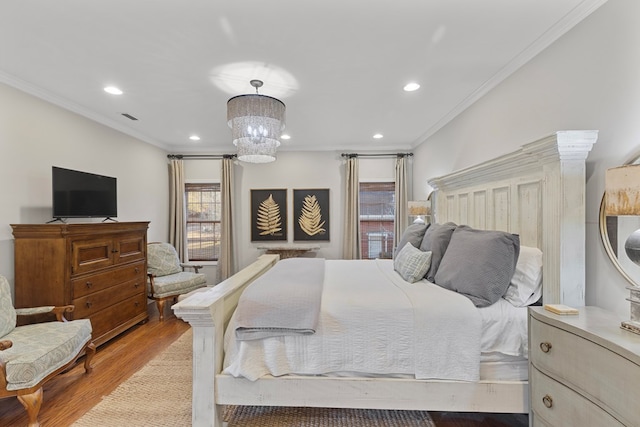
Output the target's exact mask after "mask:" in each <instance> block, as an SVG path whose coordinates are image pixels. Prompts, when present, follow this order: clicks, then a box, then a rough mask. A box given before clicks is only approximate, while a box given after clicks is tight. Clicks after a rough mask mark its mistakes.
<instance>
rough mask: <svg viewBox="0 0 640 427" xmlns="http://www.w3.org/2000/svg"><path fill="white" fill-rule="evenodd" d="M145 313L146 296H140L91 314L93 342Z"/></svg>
mask: <svg viewBox="0 0 640 427" xmlns="http://www.w3.org/2000/svg"><path fill="white" fill-rule="evenodd" d="M146 313H147V296H146V295H144V294H140V295H136V296H133V297H131V298H127V299H126V300H124V301H120V302H119V303H117V304H114V305H111V306H109V307H107V308H105V309H104V310H101V311H98V312H95V313H93V314H91V315H90V316H89V319H91V326H92V328H93V332H92V336H93V339H94V341H101V340H100V337H102V335H104V334H106V333H108V332H110V331H111V330H113V329H117V328H118V327H119V326H120V325H122V324H124V323H127V322H128V321H130V320H131V319H133V318H135V317H137V316H139V315H142V314H146Z"/></svg>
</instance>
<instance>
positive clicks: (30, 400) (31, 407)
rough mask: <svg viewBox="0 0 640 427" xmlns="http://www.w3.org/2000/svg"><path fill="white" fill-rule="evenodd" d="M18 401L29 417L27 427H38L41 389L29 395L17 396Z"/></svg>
mask: <svg viewBox="0 0 640 427" xmlns="http://www.w3.org/2000/svg"><path fill="white" fill-rule="evenodd" d="M18 400H19V401H20V403H22V406H24V409H26V410H27V415H28V416H29V427H39V426H40V423H39V422H38V413H39V412H40V406H41V405H42V387H40V388H39V389H37V390H36V391H34V392H33V393H31V394H23V395H18Z"/></svg>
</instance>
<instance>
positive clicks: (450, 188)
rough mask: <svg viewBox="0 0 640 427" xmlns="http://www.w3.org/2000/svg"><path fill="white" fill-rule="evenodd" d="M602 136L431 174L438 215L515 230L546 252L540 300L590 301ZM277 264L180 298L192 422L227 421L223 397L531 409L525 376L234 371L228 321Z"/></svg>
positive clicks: (557, 137)
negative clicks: (590, 188)
mask: <svg viewBox="0 0 640 427" xmlns="http://www.w3.org/2000/svg"><path fill="white" fill-rule="evenodd" d="M596 140H597V131H560V132H556V133H554V134H553V135H551V136H548V137H545V138H542V139H540V140H537V141H534V142H531V143H528V144H526V145H523V146H522V147H521V148H520V149H519V150H517V151H515V152H513V153H510V154H507V155H504V156H501V157H499V158H496V159H493V160H490V161H487V162H484V163H481V164H479V165H476V166H473V167H470V168H466V169H463V170H460V171H457V172H454V173H452V174H449V175H445V176H442V177H437V178H434V179H432V180H430V181H429V184H430V185H431V186H432V187H433V188H434V190H435V221H436V222H438V223H445V222H448V221H451V222H454V223H456V224H467V225H469V226H470V227H474V228H476V229H481V230H502V231H506V232H509V233H514V234H518V235H519V239H520V244H521V245H523V246H527V247H532V248H539V249H540V250H541V252H542V256H543V266H544V267H543V268H544V273H543V275H544V279H543V302H544V303H562V304H567V305H572V306H582V305H584V290H585V288H584V286H585V285H584V284H585V160H586V158H587V156H588V153H589V151H590V150H591V148H592V146H593V144H594V143H595V142H596ZM276 263H278V256H277V255H262V256H261V257H259V258H258V259H257V260H256V261H255V262H254V263H252V264H251V265H249V266H247V267H246V268H245V269H243V270H241V271H240V272H238V273H236V274H235V275H233V276H232V277H230V278H229V279H227V280H225V281H224V282H222V283H220V284H218V285H216V286H215V287H213V288H211V289H210V290H207V291H206V292H200V293H196V294H193V295H191V296H189V297H188V298H186V299H184V300H182V301H180V302H179V303H178V304H176V305H174V307H173V309H174V311H175V313H176V315H177V316H178V317H180V318H182V319H184V320H185V321H188V322H189V323H190V324H191V326H192V328H193V406H192V421H193V425H194V426H222V418H221V417H222V406H224V405H266V406H315V407H348V408H379V409H407V410H433V411H452V412H505V413H526V412H528V411H529V397H528V384H527V381H526V380H494V379H483V378H480V379H479V380H477V381H460V380H442V379H415V378H412V377H411V376H396V377H392V376H387V375H382V376H379V375H371V376H367V377H363V376H349V375H348V374H347V375H339V376H325V375H322V376H320V375H282V376H273V375H261V374H260V375H258V376H257V379H255V380H254V381H252V380H249V379H247V378H244V377H236V376H233V375H230V374H229V373H227V372H225V371H224V368H223V364H224V363H225V362H224V359H225V354H224V332H225V328H226V327H227V325H228V324H229V322H230V320H231V318H232V315H233V313H234V312H235V309H236V306H237V303H238V300H239V299H240V297H241V295H242V293H243V291H244V290H245V289H246V287H247V285H248V284H250V283H252V282H254V281H255V280H256V279H258V278H260V277H261V276H263V275H264V273H265V272H267V271H268V270H270V269H272V268H273V267H274V266H275V265H276ZM227 364H228V363H227Z"/></svg>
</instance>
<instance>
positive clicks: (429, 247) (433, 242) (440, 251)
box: [420, 222, 456, 282]
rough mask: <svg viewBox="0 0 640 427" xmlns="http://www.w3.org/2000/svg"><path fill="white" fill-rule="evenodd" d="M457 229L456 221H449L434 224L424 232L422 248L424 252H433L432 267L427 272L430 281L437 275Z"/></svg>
mask: <svg viewBox="0 0 640 427" xmlns="http://www.w3.org/2000/svg"><path fill="white" fill-rule="evenodd" d="M455 229H456V224H455V223H453V222H447V223H444V224H433V225H432V226H431V227H429V228H428V229H427V231H426V232H425V233H424V238H423V239H422V243H420V250H421V251H423V252H426V251H430V252H432V255H431V267H430V268H429V271H428V272H427V280H428V281H430V282H433V279H434V278H435V276H436V272H437V271H438V268H439V266H440V262H441V260H442V257H443V255H444V253H445V252H446V250H447V246H448V245H449V239H451V234H452V233H453V230H455Z"/></svg>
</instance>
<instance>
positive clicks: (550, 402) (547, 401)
mask: <svg viewBox="0 0 640 427" xmlns="http://www.w3.org/2000/svg"><path fill="white" fill-rule="evenodd" d="M542 403H544V406H546V407H547V408H551V407H552V406H553V399H552V398H551V396H549V395H548V394H545V395H544V397H543V398H542Z"/></svg>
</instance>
